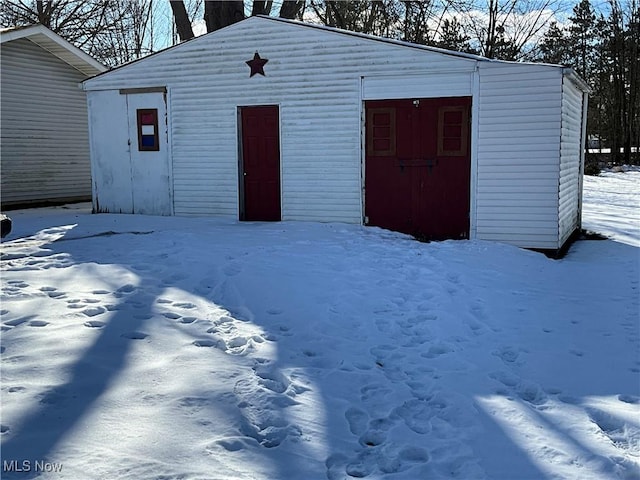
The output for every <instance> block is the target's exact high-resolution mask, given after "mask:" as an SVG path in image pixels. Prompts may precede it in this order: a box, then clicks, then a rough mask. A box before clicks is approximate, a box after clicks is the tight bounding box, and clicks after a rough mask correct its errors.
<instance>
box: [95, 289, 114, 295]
mask: <svg viewBox="0 0 640 480" xmlns="http://www.w3.org/2000/svg"><path fill="white" fill-rule="evenodd" d="M91 293H93V294H94V295H108V294H110V293H111V292H109V291H108V290H94V291H92V292H91Z"/></svg>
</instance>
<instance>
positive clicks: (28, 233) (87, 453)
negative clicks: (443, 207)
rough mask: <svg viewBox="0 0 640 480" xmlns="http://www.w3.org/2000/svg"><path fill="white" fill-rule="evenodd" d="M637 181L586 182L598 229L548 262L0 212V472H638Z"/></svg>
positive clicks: (389, 239) (284, 226) (265, 228)
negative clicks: (4, 221)
mask: <svg viewBox="0 0 640 480" xmlns="http://www.w3.org/2000/svg"><path fill="white" fill-rule="evenodd" d="M638 183H639V182H638V179H637V177H633V176H632V175H628V174H607V175H605V176H603V177H601V178H595V179H591V178H587V180H586V182H585V215H584V223H585V225H587V226H589V228H590V229H592V230H596V231H602V232H603V233H607V234H609V235H611V236H612V237H613V239H614V240H606V241H580V242H578V243H576V244H575V245H574V246H573V247H572V248H571V250H570V252H569V254H568V255H567V256H566V258H564V259H563V260H559V261H557V260H550V259H548V258H546V257H545V256H543V255H541V254H538V253H534V252H530V251H525V250H520V249H517V248H514V247H511V246H507V245H501V244H494V243H489V242H481V241H448V242H441V243H431V244H424V243H418V242H415V241H413V240H411V239H410V238H408V237H406V236H404V235H400V234H395V233H390V232H386V231H383V230H379V229H375V228H363V227H358V226H350V225H339V224H315V223H288V222H283V223H272V224H260V223H256V224H251V223H242V224H240V223H236V222H229V221H223V220H219V219H211V218H206V219H203V218H190V219H185V218H158V217H144V216H130V215H89V214H88V210H87V209H86V208H84V207H86V206H80V207H73V208H66V209H62V208H57V209H39V210H32V211H22V212H13V215H12V216H13V218H14V222H15V223H14V232H13V233H12V234H11V236H10V237H8V238H7V239H5V240H6V241H5V242H4V243H3V244H2V246H1V252H2V257H1V258H2V304H1V306H0V325H1V327H2V338H1V350H2V392H1V393H2V417H1V424H2V426H1V432H2V433H1V435H2V464H3V465H2V466H3V469H4V470H5V471H4V472H3V475H2V478H20V479H22V478H33V477H39V478H47V479H49V478H51V479H74V480H75V479H131V480H133V479H136V480H138V479H158V480H159V479H163V480H167V479H183V480H191V479H225V480H228V479H275V480H284V479H293V480H297V479H300V480H303V479H304V480H306V479H332V480H333V479H348V478H354V477H356V478H358V477H366V478H369V479H411V480H416V479H437V478H463V479H476V478H478V479H481V478H487V479H527V478H531V479H541V478H548V479H551V478H558V479H560V478H562V479H603V478H627V479H628V478H639V477H640V338H639V337H640V327H639V309H640V305H639V290H638V283H639V276H640V274H639V259H640V257H639V252H640V250H639V249H638V245H640V243H639V242H640V235H639V233H638V222H637V219H638V189H637V187H638ZM607 192H608V193H607ZM611 203H613V205H610V204H611ZM605 204H606V205H605ZM611 220H615V221H611ZM618 240H622V241H618ZM25 462H26V463H25ZM37 462H39V463H37Z"/></svg>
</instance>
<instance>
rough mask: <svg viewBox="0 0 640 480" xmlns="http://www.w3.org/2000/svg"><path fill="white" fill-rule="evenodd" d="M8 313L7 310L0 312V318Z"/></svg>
mask: <svg viewBox="0 0 640 480" xmlns="http://www.w3.org/2000/svg"><path fill="white" fill-rule="evenodd" d="M7 313H9V310H0V316H4V315H6V314H7Z"/></svg>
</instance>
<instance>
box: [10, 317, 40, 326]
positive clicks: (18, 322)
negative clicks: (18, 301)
mask: <svg viewBox="0 0 640 480" xmlns="http://www.w3.org/2000/svg"><path fill="white" fill-rule="evenodd" d="M32 318H33V317H32V316H28V317H20V318H15V319H13V320H8V321H6V322H4V324H3V325H7V326H9V327H17V326H18V325H22V324H23V323H25V322H28V321H29V320H31V319H32Z"/></svg>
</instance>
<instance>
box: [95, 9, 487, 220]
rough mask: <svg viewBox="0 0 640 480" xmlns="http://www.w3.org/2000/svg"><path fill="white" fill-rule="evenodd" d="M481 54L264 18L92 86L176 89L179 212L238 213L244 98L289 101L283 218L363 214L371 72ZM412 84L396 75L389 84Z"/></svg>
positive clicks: (389, 94) (467, 64)
mask: <svg viewBox="0 0 640 480" xmlns="http://www.w3.org/2000/svg"><path fill="white" fill-rule="evenodd" d="M253 39H256V40H255V41H254V40H253ZM296 46H297V47H296ZM256 51H258V52H259V54H260V56H261V57H262V58H266V59H268V60H269V62H268V63H267V64H266V65H265V67H264V70H265V73H266V76H265V77H262V76H260V75H256V76H254V77H252V78H249V68H248V66H247V65H246V64H245V61H247V60H249V59H251V58H252V57H253V54H254V53H255V52H256ZM474 66H475V61H474V60H471V59H467V58H458V57H456V56H452V55H446V54H440V53H431V52H429V54H428V56H427V55H425V51H424V50H421V49H416V48H407V47H405V46H400V45H392V44H387V43H383V42H379V41H376V40H370V39H365V38H359V37H356V36H350V35H333V34H327V32H326V31H322V30H318V29H313V28H309V27H306V26H301V25H295V24H286V23H283V22H278V21H271V20H265V19H260V18H253V19H250V20H247V21H245V22H243V23H241V24H236V25H234V26H231V27H227V28H226V29H224V30H221V31H218V32H216V33H215V34H214V35H210V36H206V37H202V38H198V39H195V40H192V41H190V42H187V43H185V44H182V45H180V46H178V47H175V48H173V49H170V50H168V51H166V52H164V53H163V54H161V55H156V56H152V57H149V58H148V59H145V60H143V61H142V62H138V63H134V64H132V65H129V66H125V67H123V68H121V69H119V70H116V71H114V72H112V73H110V74H108V75H104V76H100V77H97V78H95V79H93V80H89V81H87V82H86V83H85V88H86V89H87V90H94V89H96V90H102V89H118V88H123V87H126V88H132V87H145V86H149V85H166V86H167V88H168V89H169V90H170V92H171V95H170V109H169V110H170V112H171V114H170V115H171V118H170V128H171V139H172V158H173V182H174V209H175V213H176V214H177V215H226V216H233V217H236V218H237V217H238V131H237V107H239V106H249V105H279V107H280V122H281V123H280V137H281V144H280V150H281V159H282V163H281V186H282V188H281V191H282V219H283V220H317V221H339V222H349V223H360V222H362V193H361V185H362V184H361V128H362V123H361V117H360V115H361V113H360V112H361V108H362V106H361V89H362V81H361V78H362V77H365V78H368V77H369V76H380V75H389V73H390V72H393V73H394V75H403V73H413V72H415V71H416V69H417V70H419V71H421V72H422V73H423V74H428V73H429V72H438V71H442V70H448V71H451V70H467V71H472V70H473V68H474ZM469 78H470V75H469V74H467V80H466V81H467V83H470V80H469ZM463 81H464V79H463ZM403 92H404V90H403V86H402V85H398V84H392V85H391V86H390V87H387V89H386V93H384V92H383V93H381V95H383V98H396V97H397V96H398V93H403Z"/></svg>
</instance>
